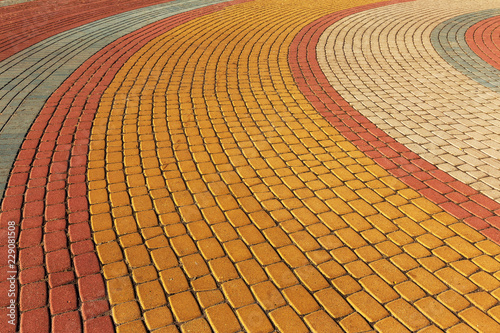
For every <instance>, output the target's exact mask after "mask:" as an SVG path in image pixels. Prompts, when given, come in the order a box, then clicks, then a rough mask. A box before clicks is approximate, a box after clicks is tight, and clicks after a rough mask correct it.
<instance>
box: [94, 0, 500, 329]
mask: <svg viewBox="0 0 500 333" xmlns="http://www.w3.org/2000/svg"><path fill="white" fill-rule="evenodd" d="M279 4H280V6H275V3H273V2H270V1H255V2H253V3H248V4H245V5H239V6H233V7H230V8H228V9H227V10H226V11H224V12H223V13H220V16H219V15H207V16H204V17H203V18H200V19H197V20H193V21H191V22H189V23H186V24H184V25H182V26H180V27H178V28H176V29H173V30H171V31H169V32H167V33H165V34H164V35H162V36H160V37H159V38H157V39H155V40H154V41H152V42H151V43H149V44H148V45H147V46H146V47H144V48H143V49H141V50H140V51H139V52H137V54H135V55H134V56H133V57H131V59H130V60H129V61H128V62H127V63H126V64H125V65H124V66H123V67H122V69H121V71H120V72H119V73H118V74H117V76H116V79H115V80H114V81H113V82H111V84H110V86H109V89H108V90H107V91H106V92H105V94H104V95H103V98H102V99H101V101H102V102H101V104H100V108H99V110H98V112H97V114H96V121H95V125H94V127H93V130H92V137H91V144H90V155H89V156H90V160H89V171H88V177H89V188H90V192H89V200H90V201H91V210H92V209H95V210H94V212H95V214H93V215H92V218H93V223H92V226H93V229H94V231H95V234H94V236H95V237H94V239H95V241H96V243H97V244H98V245H97V251H98V253H99V257H100V259H101V261H102V262H103V264H104V275H105V278H106V279H107V285H108V292H109V297H110V302H111V304H112V307H113V315H114V318H115V321H116V322H117V324H119V326H118V329H119V330H124V331H125V330H134V331H143V330H145V328H146V327H147V328H148V329H157V328H158V329H159V328H169V329H170V328H171V329H172V331H176V329H175V328H173V325H174V324H175V325H176V326H177V327H180V328H181V329H182V330H187V331H189V330H190V329H192V330H195V331H210V330H211V329H213V330H215V331H221V332H236V331H239V330H241V329H245V330H247V331H250V332H251V331H254V330H255V331H272V330H273V329H276V330H278V331H283V332H287V331H290V330H292V328H293V329H294V331H299V332H301V331H303V332H309V331H314V330H320V329H322V328H325V326H326V327H328V328H330V329H331V330H338V331H339V330H341V329H343V330H345V331H347V332H354V331H362V330H368V329H370V328H371V327H375V328H376V329H379V330H382V331H383V330H386V329H393V330H396V331H401V332H405V331H407V330H411V331H417V330H419V329H421V328H426V327H427V328H428V329H433V328H434V329H436V327H439V328H441V329H448V328H452V329H454V330H455V329H456V330H459V329H466V324H465V323H468V324H469V325H470V326H472V327H479V328H480V329H483V328H484V327H489V328H492V329H497V328H500V326H498V322H497V321H498V320H497V317H495V314H496V311H498V299H497V297H498V292H497V288H498V287H499V282H498V274H497V273H498V265H499V264H500V263H498V260H497V259H495V258H494V256H495V255H497V254H499V253H500V248H499V247H498V246H497V245H496V244H494V243H493V242H491V241H489V240H486V239H485V237H484V236H482V235H481V234H480V233H478V232H475V231H474V230H473V229H472V228H470V227H468V226H466V225H465V224H464V223H462V222H460V221H457V219H455V218H453V217H452V216H450V215H449V214H447V213H444V212H443V211H442V210H441V209H439V208H438V207H437V206H435V205H433V204H432V203H431V202H429V201H428V200H426V199H424V198H422V197H421V196H420V195H418V193H416V192H415V191H413V190H411V189H409V188H408V187H407V186H405V185H404V184H403V183H401V182H399V181H398V180H397V179H395V178H394V177H391V176H389V175H388V174H387V173H386V172H385V171H384V170H383V169H382V168H380V167H377V166H376V165H375V163H374V162H373V161H372V160H371V159H369V158H366V156H365V155H364V154H362V153H361V152H360V151H358V150H357V149H355V147H354V146H353V145H351V144H350V143H349V142H348V141H347V140H345V139H344V138H343V137H342V136H341V135H339V132H337V131H336V130H335V129H334V128H332V127H331V126H329V125H328V123H327V122H326V120H325V119H324V118H323V117H321V116H320V115H318V114H317V111H316V110H315V109H314V108H312V107H311V105H309V104H308V103H307V102H306V100H305V97H304V96H303V95H302V94H301V93H300V92H299V91H298V89H297V87H296V85H295V83H294V82H293V80H291V73H290V72H289V67H288V61H287V60H286V58H282V57H281V55H283V54H286V53H287V52H288V49H289V47H290V44H291V42H292V39H293V36H295V35H296V34H297V33H299V32H300V30H301V29H302V28H303V27H304V26H306V25H307V24H308V23H309V22H312V21H315V20H316V19H317V18H319V17H322V16H324V15H325V14H327V13H329V12H331V11H333V10H341V9H342V7H341V5H344V8H345V7H347V4H341V3H337V4H336V6H338V7H332V3H331V2H329V1H325V2H322V1H318V2H316V3H315V4H314V10H311V8H310V7H308V4H304V3H303V2H301V1H290V2H288V3H286V5H284V4H283V2H281V1H280V2H279ZM357 4H361V2H359V3H357ZM350 5H353V4H352V3H350ZM362 9H364V8H361V9H359V10H362ZM352 13H355V11H353V12H352ZM257 14H258V15H257ZM207 26H211V27H216V26H218V27H219V29H210V31H209V32H207V29H206V27H207ZM188 41H189V42H191V43H194V45H196V46H197V47H195V48H190V47H189V43H188ZM221 45H224V47H221ZM256 45H257V46H256ZM252 64H253V65H252ZM204 78H208V79H207V80H206V81H204ZM124 82H128V83H127V84H124ZM209 83H212V84H209ZM152 87H154V90H153V89H152ZM264 91H265V93H264ZM103 160H104V161H106V163H104V164H103V163H102V161H103ZM376 177H377V178H378V179H377V178H376ZM423 227H425V229H424V228H423ZM426 230H429V231H431V233H429V232H427V231H426ZM400 247H401V249H400ZM465 258H467V259H471V260H474V261H473V262H474V264H473V265H472V266H471V265H468V264H467V262H468V260H464V259H465ZM490 259H491V260H490ZM341 265H342V266H341ZM490 283H491V284H490ZM219 285H220V287H219ZM463 286H466V287H464V288H463ZM480 288H483V289H485V290H489V291H492V293H491V294H492V295H493V296H492V298H488V296H487V294H486V293H484V292H482V291H481V289H480ZM457 292H458V293H461V294H462V295H464V296H465V297H463V296H461V295H460V294H458V293H457ZM478 297H479V298H482V297H486V298H488V300H487V302H484V301H483V300H482V299H481V300H479V302H478ZM457 300H458V303H457ZM456 304H460V305H458V306H456ZM478 304H480V305H478ZM483 311H488V314H486V313H485V312H483ZM454 313H456V315H455V314H454ZM158 314H161V316H158ZM160 317H161V318H162V320H160V319H158V318H160ZM142 318H144V319H142ZM337 323H338V324H337ZM322 325H325V326H322ZM405 327H406V328H405Z"/></svg>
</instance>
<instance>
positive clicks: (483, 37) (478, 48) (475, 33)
mask: <svg viewBox="0 0 500 333" xmlns="http://www.w3.org/2000/svg"><path fill="white" fill-rule="evenodd" d="M499 21H500V16H495V17H491V18H489V19H486V20H483V21H481V22H478V23H476V24H475V25H473V26H472V27H470V28H469V29H468V30H467V32H466V34H465V40H466V41H467V44H468V45H469V47H470V48H471V49H472V50H473V51H474V52H476V54H477V55H478V56H480V57H481V59H483V60H484V61H486V62H487V63H489V64H490V65H491V66H493V67H495V68H496V69H499V70H500V24H499V23H498V22H499Z"/></svg>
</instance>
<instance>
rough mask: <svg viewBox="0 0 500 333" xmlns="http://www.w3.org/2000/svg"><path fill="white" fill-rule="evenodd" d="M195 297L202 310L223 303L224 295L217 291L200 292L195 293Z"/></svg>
mask: <svg viewBox="0 0 500 333" xmlns="http://www.w3.org/2000/svg"><path fill="white" fill-rule="evenodd" d="M196 297H197V299H198V303H199V304H200V305H201V307H202V308H208V307H211V306H214V305H216V304H220V303H222V302H224V295H223V294H222V292H220V291H219V290H209V291H201V292H198V293H196Z"/></svg>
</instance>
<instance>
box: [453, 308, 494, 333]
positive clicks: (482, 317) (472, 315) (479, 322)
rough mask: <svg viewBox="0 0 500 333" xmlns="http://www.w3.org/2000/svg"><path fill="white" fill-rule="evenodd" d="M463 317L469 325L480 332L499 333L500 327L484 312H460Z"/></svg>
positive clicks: (473, 310) (474, 310)
mask: <svg viewBox="0 0 500 333" xmlns="http://www.w3.org/2000/svg"><path fill="white" fill-rule="evenodd" d="M458 315H459V317H461V318H462V319H463V320H464V321H465V322H466V323H467V324H469V325H470V326H471V327H473V328H474V329H475V330H477V331H479V332H491V333H493V332H498V331H499V330H500V325H499V324H498V323H497V322H495V321H494V320H493V319H491V318H490V317H488V316H487V315H486V314H485V313H484V312H482V311H480V310H478V309H476V308H469V309H466V310H464V311H462V312H460V313H459V314H458Z"/></svg>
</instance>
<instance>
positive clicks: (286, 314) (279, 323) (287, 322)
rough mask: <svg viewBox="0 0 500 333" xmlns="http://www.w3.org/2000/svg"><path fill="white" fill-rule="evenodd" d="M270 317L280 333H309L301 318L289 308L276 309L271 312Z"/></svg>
mask: <svg viewBox="0 0 500 333" xmlns="http://www.w3.org/2000/svg"><path fill="white" fill-rule="evenodd" d="M269 316H270V318H271V320H272V321H273V323H274V325H275V326H276V328H277V329H278V331H280V332H289V331H293V332H297V333H301V332H304V333H307V332H309V330H308V329H307V327H306V325H305V324H304V322H303V321H302V320H301V318H300V317H299V316H297V314H296V313H295V312H294V311H293V310H292V308H290V307H289V306H285V307H282V308H279V309H276V310H274V311H272V312H270V313H269Z"/></svg>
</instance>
